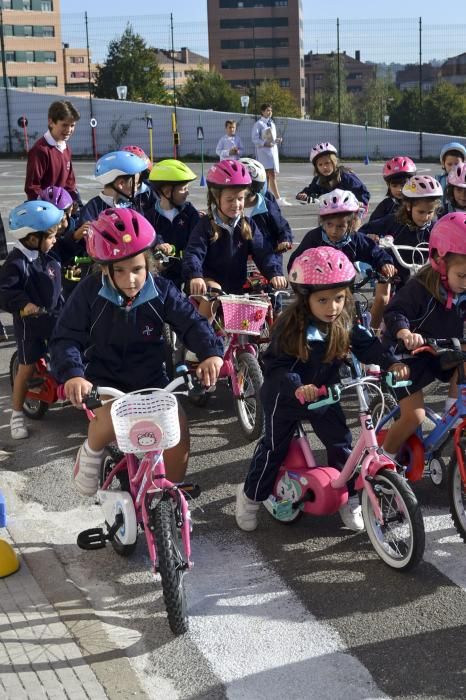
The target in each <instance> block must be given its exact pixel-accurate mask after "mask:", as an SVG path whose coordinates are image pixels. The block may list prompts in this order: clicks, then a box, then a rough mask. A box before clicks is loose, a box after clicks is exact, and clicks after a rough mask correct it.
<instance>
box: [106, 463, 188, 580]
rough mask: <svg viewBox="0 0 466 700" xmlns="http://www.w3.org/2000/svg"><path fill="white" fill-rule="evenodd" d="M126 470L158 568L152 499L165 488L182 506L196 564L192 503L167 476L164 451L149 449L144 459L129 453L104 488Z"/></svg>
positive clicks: (185, 536)
mask: <svg viewBox="0 0 466 700" xmlns="http://www.w3.org/2000/svg"><path fill="white" fill-rule="evenodd" d="M122 471H127V472H128V476H129V485H130V492H131V497H132V500H133V503H134V508H135V511H136V520H137V522H138V524H140V523H143V525H144V534H145V536H146V542H147V548H148V551H149V556H150V559H151V561H152V563H153V565H154V572H156V571H157V551H156V546H155V538H154V537H152V536H151V534H150V520H149V508H148V501H149V498H150V497H151V496H153V497H156V496H159V498H158V500H161V499H162V496H163V494H164V492H168V493H169V494H170V497H171V498H172V499H173V500H174V501H175V502H176V503H177V504H178V506H180V507H181V516H182V520H183V525H182V527H181V538H182V540H183V546H184V550H185V554H186V557H187V560H188V562H187V563H188V568H192V566H193V563H192V561H191V538H190V532H189V517H188V504H187V502H186V498H185V497H184V496H183V494H182V492H181V491H180V489H179V488H178V487H177V486H176V485H175V484H173V483H172V482H171V481H169V480H168V479H167V478H166V476H165V464H164V460H163V452H162V451H160V450H157V451H154V452H146V453H145V454H144V456H143V458H142V459H141V460H140V461H139V460H138V458H137V457H136V455H134V454H125V455H124V457H123V458H122V459H121V460H120V461H119V462H118V463H117V464H116V465H115V466H114V467H113V469H112V470H111V472H110V473H109V475H108V476H107V478H106V479H105V481H104V483H103V484H102V486H101V489H102V490H106V489H108V487H109V486H110V484H111V482H112V480H113V478H114V477H115V476H118V474H119V473H120V472H122Z"/></svg>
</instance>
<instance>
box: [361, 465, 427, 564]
mask: <svg viewBox="0 0 466 700" xmlns="http://www.w3.org/2000/svg"><path fill="white" fill-rule="evenodd" d="M370 488H372V489H373V490H374V492H375V495H376V497H377V500H378V502H379V506H380V509H381V511H382V516H383V521H384V522H383V525H381V524H380V523H379V522H378V520H377V518H376V517H375V513H374V511H373V508H372V503H371V501H370V499H369V496H368V493H367V491H366V489H364V490H363V492H362V503H361V505H362V514H363V518H364V524H365V526H366V530H367V534H368V535H369V539H370V541H371V544H372V546H373V547H374V549H375V551H376V552H377V554H378V556H379V557H380V558H381V559H382V561H383V562H385V564H388V566H391V567H392V568H393V569H398V570H399V571H408V570H409V569H412V568H413V567H414V566H416V564H418V563H419V562H420V560H421V559H422V555H423V553H424V546H425V532H424V522H423V520H422V513H421V508H420V506H419V504H418V502H417V500H416V497H415V495H414V493H413V492H412V490H411V487H410V486H409V484H408V482H407V481H406V480H405V479H404V477H402V476H400V474H398V473H397V472H395V471H392V470H391V469H381V470H380V471H379V472H378V473H377V474H376V475H375V477H374V479H373V481H371V484H370Z"/></svg>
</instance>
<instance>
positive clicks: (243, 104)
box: [240, 95, 249, 114]
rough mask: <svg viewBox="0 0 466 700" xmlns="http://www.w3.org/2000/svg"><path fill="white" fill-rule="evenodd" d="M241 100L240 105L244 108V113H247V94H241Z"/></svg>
mask: <svg viewBox="0 0 466 700" xmlns="http://www.w3.org/2000/svg"><path fill="white" fill-rule="evenodd" d="M240 100H241V107H242V108H243V109H244V113H245V114H247V113H248V105H249V95H241V97H240Z"/></svg>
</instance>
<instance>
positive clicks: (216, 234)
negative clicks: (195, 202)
mask: <svg viewBox="0 0 466 700" xmlns="http://www.w3.org/2000/svg"><path fill="white" fill-rule="evenodd" d="M225 189H226V188H225ZM229 189H230V188H229ZM231 189H237V190H246V189H247V187H243V186H241V187H232V188H231ZM221 193H222V188H221V187H212V186H210V187H208V189H207V216H208V217H209V220H210V227H211V235H210V240H211V242H212V243H213V242H214V241H218V239H219V238H220V236H221V235H222V232H224V229H222V227H221V226H219V225H218V224H217V222H216V221H215V218H214V213H213V211H212V207H213V206H216V207H217V209H218V208H219V203H220V195H221ZM240 225H241V237H242V238H244V240H245V241H251V240H252V229H251V226H250V225H249V221H248V220H247V219H246V218H245V217H244V216H243V215H242V216H241V221H240Z"/></svg>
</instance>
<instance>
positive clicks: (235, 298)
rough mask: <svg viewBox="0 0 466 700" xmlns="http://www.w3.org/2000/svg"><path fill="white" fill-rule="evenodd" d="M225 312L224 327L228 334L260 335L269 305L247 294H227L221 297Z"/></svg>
mask: <svg viewBox="0 0 466 700" xmlns="http://www.w3.org/2000/svg"><path fill="white" fill-rule="evenodd" d="M219 301H220V303H221V304H222V311H223V327H224V329H225V330H226V331H227V332H228V333H247V335H260V332H261V328H262V326H263V325H264V322H265V317H266V315H267V309H268V307H269V304H268V302H267V301H261V300H260V299H253V298H251V297H249V296H248V295H247V294H245V295H244V296H242V295H239V294H227V295H225V296H222V297H219Z"/></svg>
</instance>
